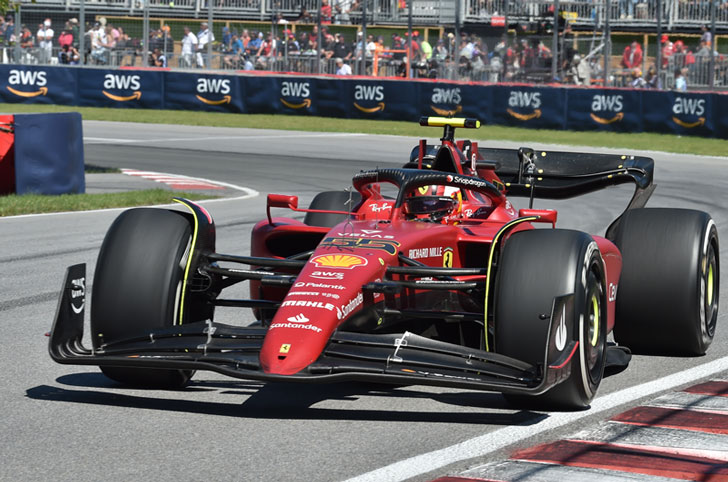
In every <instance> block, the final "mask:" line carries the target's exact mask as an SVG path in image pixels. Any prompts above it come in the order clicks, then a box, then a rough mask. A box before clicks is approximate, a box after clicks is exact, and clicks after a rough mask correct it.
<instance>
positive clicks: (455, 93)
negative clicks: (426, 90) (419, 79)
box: [430, 87, 463, 117]
mask: <svg viewBox="0 0 728 482" xmlns="http://www.w3.org/2000/svg"><path fill="white" fill-rule="evenodd" d="M431 100H432V104H440V105H443V104H444V105H447V106H454V107H453V108H452V109H443V108H441V107H435V105H430V107H431V108H432V110H433V111H435V113H436V114H437V115H441V116H443V117H452V116H454V115H455V114H457V113H459V112H460V111H461V110H463V106H461V105H460V102H462V100H463V98H462V96H461V95H460V89H459V88H454V89H444V88H440V87H436V88H434V89H432V97H431Z"/></svg>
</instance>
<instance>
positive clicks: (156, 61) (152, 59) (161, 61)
mask: <svg viewBox="0 0 728 482" xmlns="http://www.w3.org/2000/svg"><path fill="white" fill-rule="evenodd" d="M149 66H150V67H167V57H166V56H165V55H164V52H162V51H161V50H160V49H159V47H157V48H155V49H154V50H153V51H152V52H151V53H150V54H149Z"/></svg>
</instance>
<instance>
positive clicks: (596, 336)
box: [591, 295, 599, 346]
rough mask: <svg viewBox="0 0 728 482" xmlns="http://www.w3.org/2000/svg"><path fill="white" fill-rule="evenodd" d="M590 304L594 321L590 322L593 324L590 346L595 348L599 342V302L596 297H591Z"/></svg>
mask: <svg viewBox="0 0 728 482" xmlns="http://www.w3.org/2000/svg"><path fill="white" fill-rule="evenodd" d="M591 302H592V311H594V320H593V322H592V323H593V324H594V326H593V328H594V336H592V339H591V345H592V346H597V341H599V300H598V299H597V297H596V295H592V299H591Z"/></svg>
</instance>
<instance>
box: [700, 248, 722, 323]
mask: <svg viewBox="0 0 728 482" xmlns="http://www.w3.org/2000/svg"><path fill="white" fill-rule="evenodd" d="M706 261H707V262H706V264H707V266H706V269H705V271H704V279H703V283H705V284H704V285H703V286H705V298H704V303H705V306H704V310H705V330H706V332H707V334H708V336H711V337H712V336H713V334H714V333H715V325H716V322H717V316H715V315H716V312H717V309H718V289H719V288H718V279H719V278H718V261H717V259H716V256H715V245H714V244H713V243H710V248H709V249H708V256H707V259H706Z"/></svg>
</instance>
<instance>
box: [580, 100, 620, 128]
mask: <svg viewBox="0 0 728 482" xmlns="http://www.w3.org/2000/svg"><path fill="white" fill-rule="evenodd" d="M623 108H624V98H623V97H622V96H621V95H600V94H597V95H595V96H594V97H592V105H591V110H592V111H591V114H589V115H590V116H591V118H592V120H593V121H594V122H596V123H598V124H602V125H607V124H611V123H613V122H619V121H621V120H622V119H624V112H622V109H623ZM604 114H606V117H605V116H604ZM612 114H614V115H612Z"/></svg>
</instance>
